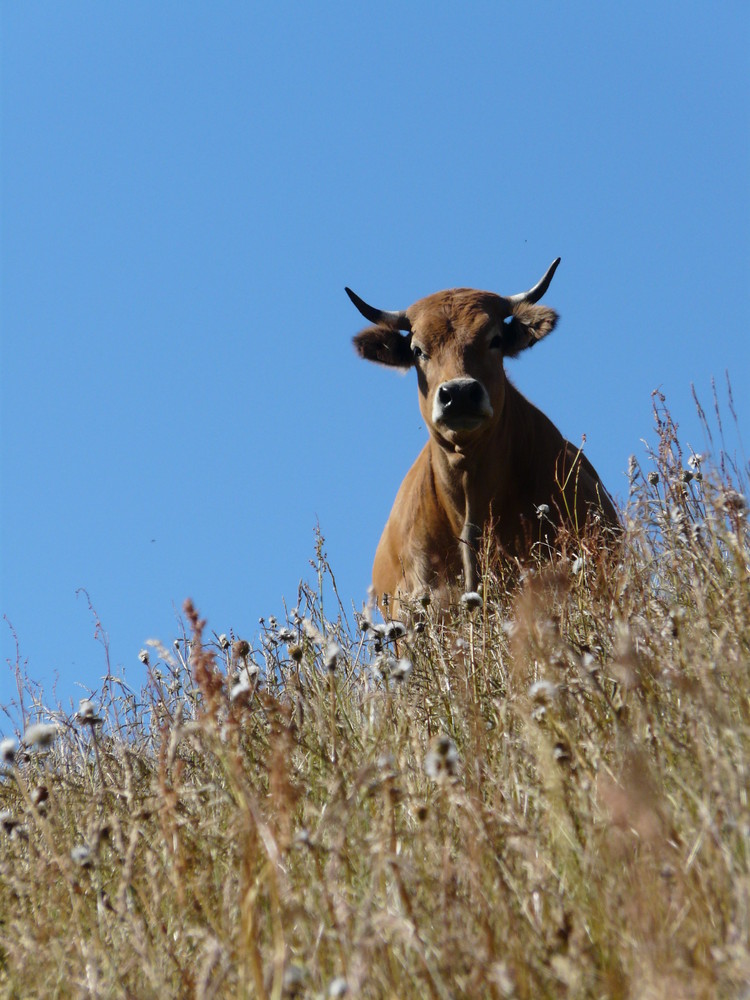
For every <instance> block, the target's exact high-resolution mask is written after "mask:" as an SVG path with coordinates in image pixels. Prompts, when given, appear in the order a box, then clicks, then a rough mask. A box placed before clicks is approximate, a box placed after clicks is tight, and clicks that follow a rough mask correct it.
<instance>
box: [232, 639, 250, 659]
mask: <svg viewBox="0 0 750 1000" xmlns="http://www.w3.org/2000/svg"><path fill="white" fill-rule="evenodd" d="M249 653H250V643H249V642H248V641H247V640H246V639H235V640H234V642H233V643H232V658H233V659H235V660H244V659H245V657H246V656H247V655H248V654H249Z"/></svg>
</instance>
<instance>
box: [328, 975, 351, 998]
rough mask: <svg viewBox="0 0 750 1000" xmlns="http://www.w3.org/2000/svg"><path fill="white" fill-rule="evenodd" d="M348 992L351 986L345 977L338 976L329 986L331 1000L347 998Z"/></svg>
mask: <svg viewBox="0 0 750 1000" xmlns="http://www.w3.org/2000/svg"><path fill="white" fill-rule="evenodd" d="M348 992H349V984H348V983H347V981H346V980H345V979H344V977H343V976H336V978H335V979H332V980H331V981H330V983H329V984H328V996H329V997H330V1000H338V998H339V997H345V996H346V994H347V993H348Z"/></svg>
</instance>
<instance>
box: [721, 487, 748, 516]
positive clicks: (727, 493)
mask: <svg viewBox="0 0 750 1000" xmlns="http://www.w3.org/2000/svg"><path fill="white" fill-rule="evenodd" d="M721 502H722V505H723V507H724V510H726V511H727V512H728V513H730V514H735V515H736V516H737V517H744V515H745V511H746V510H747V500H746V499H745V497H744V496H743V495H742V493H739V492H738V491H737V490H731V489H726V490H724V492H723V493H722V497H721Z"/></svg>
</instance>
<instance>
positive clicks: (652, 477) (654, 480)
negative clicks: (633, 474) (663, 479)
mask: <svg viewBox="0 0 750 1000" xmlns="http://www.w3.org/2000/svg"><path fill="white" fill-rule="evenodd" d="M646 481H647V482H648V483H649V485H651V486H658V484H659V473H658V472H649V474H648V475H647V476H646Z"/></svg>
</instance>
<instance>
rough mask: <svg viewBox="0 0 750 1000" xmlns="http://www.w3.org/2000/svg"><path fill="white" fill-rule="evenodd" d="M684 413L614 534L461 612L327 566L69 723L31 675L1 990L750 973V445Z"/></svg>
mask: <svg viewBox="0 0 750 1000" xmlns="http://www.w3.org/2000/svg"><path fill="white" fill-rule="evenodd" d="M657 421H658V431H659V440H658V443H657V446H656V449H655V453H654V455H653V461H652V463H651V464H650V465H649V467H648V468H647V469H641V468H639V467H638V466H637V465H636V463H635V462H633V463H632V465H631V470H630V472H631V495H630V499H629V503H628V507H627V510H626V512H625V515H624V517H625V521H626V527H627V530H626V536H625V539H624V541H623V543H622V545H621V547H620V548H619V549H618V550H617V551H616V552H614V553H613V552H608V551H606V550H605V549H603V547H602V545H601V540H600V539H598V538H597V537H596V536H595V534H590V535H589V536H588V537H586V538H578V539H577V538H575V537H567V538H563V539H561V542H560V549H559V551H558V552H557V553H556V554H555V556H554V558H553V559H552V560H551V561H549V562H546V563H544V564H540V565H539V566H537V567H530V568H526V569H524V570H523V572H520V571H519V570H518V568H513V567H507V566H506V567H503V568H501V570H500V571H499V575H498V574H497V573H495V574H494V575H493V574H491V573H489V572H487V573H486V574H485V577H484V585H483V586H484V593H483V598H484V599H483V602H482V603H481V604H480V605H479V606H471V602H468V603H466V602H464V603H458V604H457V605H456V608H455V610H454V613H453V615H452V617H451V618H450V620H441V619H440V618H439V617H438V616H437V615H436V614H435V613H434V611H433V608H432V606H431V605H429V604H426V605H425V604H421V603H419V602H417V603H416V605H415V607H414V609H413V614H412V615H411V616H410V617H409V619H408V621H407V623H406V625H405V627H402V628H399V627H393V628H391V629H390V630H388V629H384V628H383V627H382V626H377V625H376V624H374V620H373V619H368V618H367V617H366V616H365V617H362V618H359V619H357V620H356V621H355V620H353V616H351V615H349V617H350V619H352V620H351V623H350V624H349V623H347V620H346V616H345V615H344V613H343V611H342V609H341V608H340V606H338V607H336V605H335V602H333V601H331V600H329V599H326V606H325V608H324V607H323V606H322V604H323V602H322V598H321V597H320V594H318V593H314V592H312V591H311V590H309V589H307V588H304V587H303V588H301V590H300V595H299V604H298V607H297V608H295V609H293V610H292V611H291V612H290V613H289V614H288V615H285V616H284V620H282V621H276V620H273V619H270V618H269V619H267V620H266V621H265V622H264V623H263V625H262V631H261V635H260V638H259V639H258V641H257V643H256V644H255V645H254V646H251V645H250V644H249V643H248V642H245V641H243V640H242V639H241V638H237V637H235V636H230V637H229V638H227V637H223V636H216V635H214V634H212V633H211V632H210V631H209V629H208V627H207V626H206V625H205V624H204V623H203V622H202V621H201V620H200V618H199V615H198V613H197V611H196V610H195V609H193V608H192V607H191V606H188V607H187V608H186V614H187V618H188V621H189V622H190V628H191V635H190V637H189V639H185V640H179V641H177V642H176V643H175V644H174V646H173V647H171V648H170V649H169V650H166V649H162V648H159V647H157V646H152V647H151V648H150V649H149V651H148V654H145V653H144V654H143V659H144V661H146V660H147V666H148V676H149V681H148V684H147V686H146V687H145V689H144V690H143V691H140V692H136V691H131V690H129V689H128V688H127V686H126V685H125V684H124V683H123V682H122V681H121V680H118V679H117V678H116V677H114V676H113V677H111V678H110V679H109V680H108V682H107V683H106V684H105V686H104V690H103V692H101V693H100V695H99V696H98V697H97V699H96V700H95V701H92V702H86V703H83V704H82V706H81V708H80V711H79V714H78V715H77V716H74V717H72V718H71V717H68V716H66V715H64V714H63V713H61V712H48V711H41V704H40V696H39V695H38V694H36V695H34V694H33V693H32V686H31V685H30V683H29V682H28V681H27V680H26V679H25V678H23V677H22V676H19V683H20V690H21V691H22V693H23V699H24V701H23V714H24V719H23V725H24V726H25V727H28V726H29V725H30V724H31V723H32V722H37V721H42V722H44V723H48V724H49V726H50V728H48V729H41V730H40V729H39V728H37V729H36V730H34V729H32V730H29V729H28V728H26V733H25V738H22V739H21V741H20V745H19V746H18V748H16V747H14V746H13V745H12V744H7V743H6V744H5V745H4V746H3V747H2V748H0V754H1V755H2V757H3V759H4V763H3V764H0V769H1V770H0V810H1V811H2V817H1V818H0V992H1V994H2V996H7V997H31V996H38V997H53V996H63V997H68V996H72V997H78V996H81V997H84V996H92V997H100V996H101V997H133V998H139V1000H140V998H149V997H154V998H157V997H158V998H164V997H193V996H195V997H258V998H274V1000H277V998H281V997H343V996H349V997H362V998H373V1000H375V998H390V997H393V998H412V997H413V998H422V997H428V998H448V997H456V998H459V997H466V998H478V997H479V998H481V997H497V998H511V997H518V998H532V997H533V998H539V997H555V998H557V997H570V998H579V997H613V998H617V997H622V998H626V997H627V998H638V1000H649V998H653V1000H661V998H664V997H670V998H677V1000H679V998H698V997H707V998H708V997H717V996H718V997H736V996H742V995H745V996H747V993H744V994H743V992H742V991H743V990H745V989H746V984H747V983H748V981H750V957H749V954H750V953H749V951H748V944H749V941H748V935H749V933H750V877H749V876H750V871H749V869H750V866H749V863H748V862H749V858H748V851H749V850H750V836H749V834H750V806H749V804H748V774H749V773H750V772H749V770H748V768H749V767H750V753H749V751H750V567H749V565H748V563H749V561H750V553H749V547H748V540H749V539H748V520H747V507H746V505H745V501H744V497H743V495H742V494H743V491H744V490H745V489H746V479H745V477H746V475H747V470H746V469H745V470H742V469H737V467H736V466H732V464H731V463H729V462H728V460H727V459H726V458H721V459H720V460H719V461H718V463H716V464H714V465H712V466H711V467H708V466H707V465H706V463H705V462H701V461H700V460H699V459H696V457H695V456H689V455H683V454H681V452H680V447H679V444H678V442H677V438H676V434H675V430H674V427H673V425H672V423H671V421H670V419H669V417H668V414H666V412H665V411H664V410H663V409H661V408H660V407H658V408H657ZM318 569H319V573H320V576H321V581H322V584H323V585H322V586H321V592H325V593H326V594H330V593H332V586H331V585H332V577H331V576H330V570H329V568H328V566H327V564H326V560H325V555H324V553H323V549H322V543H321V545H320V546H319V549H318ZM323 577H326V579H327V581H328V582H327V584H326V581H325V580H323V579H322V578H323ZM333 589H334V591H335V584H334V585H333ZM331 606H333V607H334V608H335V610H334V612H333V613H332V612H331ZM52 727H54V728H52ZM19 737H23V734H21V733H19Z"/></svg>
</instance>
